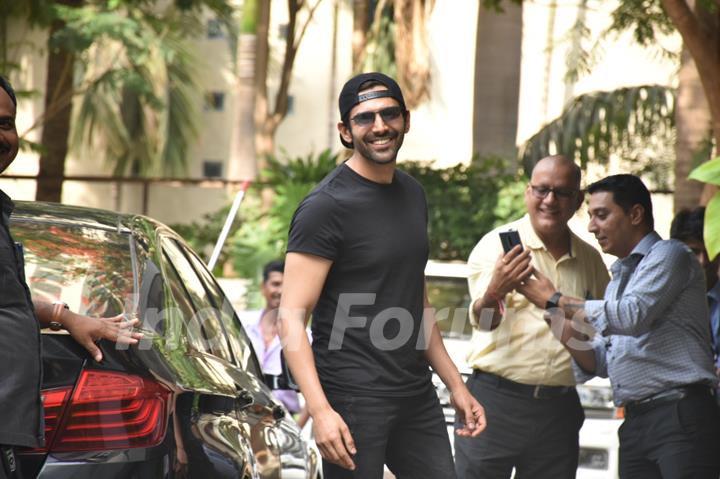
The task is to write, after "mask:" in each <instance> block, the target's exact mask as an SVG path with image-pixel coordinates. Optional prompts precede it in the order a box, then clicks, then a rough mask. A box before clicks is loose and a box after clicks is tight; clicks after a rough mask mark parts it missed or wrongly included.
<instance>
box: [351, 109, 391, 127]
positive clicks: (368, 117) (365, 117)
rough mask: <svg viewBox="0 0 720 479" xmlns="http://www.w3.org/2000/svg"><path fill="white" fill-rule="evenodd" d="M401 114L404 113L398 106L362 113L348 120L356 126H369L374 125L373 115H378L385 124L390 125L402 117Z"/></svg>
mask: <svg viewBox="0 0 720 479" xmlns="http://www.w3.org/2000/svg"><path fill="white" fill-rule="evenodd" d="M403 113H405V111H404V110H403V109H402V108H400V107H399V106H391V107H388V108H383V109H382V110H380V111H364V112H362V113H358V114H357V115H355V116H354V117H352V118H350V119H351V120H352V121H354V122H355V124H356V125H358V126H370V125H372V124H373V123H375V115H378V114H379V115H380V118H382V120H383V121H384V122H385V123H390V122H391V121H395V120H397V119H398V118H400V117H401V116H403Z"/></svg>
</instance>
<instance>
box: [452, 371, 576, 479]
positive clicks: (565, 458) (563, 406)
mask: <svg viewBox="0 0 720 479" xmlns="http://www.w3.org/2000/svg"><path fill="white" fill-rule="evenodd" d="M467 386H468V389H470V392H471V393H472V394H473V396H475V398H476V399H477V400H478V401H479V402H480V404H482V405H483V407H484V408H485V416H486V418H487V428H486V429H485V431H483V432H482V433H481V434H480V436H478V437H476V438H464V437H459V436H455V470H456V472H457V476H458V479H508V478H510V476H511V474H512V470H513V468H515V478H516V479H545V478H547V479H564V478H574V477H575V473H576V471H577V465H578V452H579V446H578V431H579V430H580V427H581V426H582V424H583V422H584V420H585V413H584V412H583V409H582V406H581V405H580V400H579V398H578V395H577V392H576V391H575V388H570V389H569V391H568V392H567V393H565V394H563V395H561V396H557V397H552V398H546V399H535V398H533V397H532V396H528V395H524V394H518V393H516V392H513V391H510V390H508V389H506V388H503V387H502V386H500V385H497V384H494V383H493V381H492V380H491V378H489V377H488V376H482V375H480V376H478V375H475V374H474V375H473V376H472V377H470V379H468V381H467Z"/></svg>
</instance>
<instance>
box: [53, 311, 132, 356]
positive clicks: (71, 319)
mask: <svg viewBox="0 0 720 479" xmlns="http://www.w3.org/2000/svg"><path fill="white" fill-rule="evenodd" d="M139 322H140V320H139V319H137V318H133V319H130V320H126V319H125V317H124V315H123V314H119V315H117V316H113V317H111V318H91V317H89V316H82V315H80V314H75V313H73V312H72V311H65V312H64V313H63V317H62V325H63V327H64V328H65V329H66V330H67V331H68V332H69V333H70V336H72V337H73V339H75V341H77V342H78V343H79V344H80V345H81V346H83V347H84V348H85V349H87V350H88V352H89V353H90V355H91V356H92V357H93V359H95V361H98V362H100V361H102V357H103V356H102V351H100V348H99V347H98V345H97V344H96V343H95V342H96V341H98V340H99V339H107V340H109V341H113V342H115V343H118V344H137V342H138V341H139V340H140V339H142V337H143V335H142V333H139V332H136V331H133V330H132V329H133V327H135V326H136V325H137V324H138V323H139Z"/></svg>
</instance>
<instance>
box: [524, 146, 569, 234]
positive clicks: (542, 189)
mask: <svg viewBox="0 0 720 479" xmlns="http://www.w3.org/2000/svg"><path fill="white" fill-rule="evenodd" d="M533 187H534V188H533ZM548 189H551V190H552V191H548ZM556 191H560V192H562V195H558V194H557V193H556ZM543 194H545V197H544V198H542V195H543ZM581 202H582V194H581V192H580V184H579V178H578V173H577V167H576V166H575V165H574V164H573V163H572V162H570V161H568V160H566V159H564V158H562V157H549V158H545V159H543V160H540V161H539V162H538V163H537V165H535V168H534V169H533V172H532V177H531V178H530V184H529V185H528V186H527V188H526V189H525V206H526V207H527V210H528V214H529V216H530V222H531V223H532V226H533V229H534V230H535V232H536V233H537V234H538V235H539V236H540V237H541V238H543V237H551V236H554V235H557V234H560V233H564V232H565V231H566V229H567V222H568V221H569V220H570V218H572V216H573V215H574V214H575V211H577V209H578V208H579V207H580V204H581Z"/></svg>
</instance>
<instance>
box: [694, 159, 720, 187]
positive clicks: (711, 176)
mask: <svg viewBox="0 0 720 479" xmlns="http://www.w3.org/2000/svg"><path fill="white" fill-rule="evenodd" d="M688 178H690V179H691V180H698V181H702V182H703V183H710V184H712V185H720V157H718V158H715V159H714V160H710V161H707V162H705V163H703V164H702V165H700V166H698V167H697V168H695V169H694V170H692V171H691V172H690V176H688Z"/></svg>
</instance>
